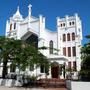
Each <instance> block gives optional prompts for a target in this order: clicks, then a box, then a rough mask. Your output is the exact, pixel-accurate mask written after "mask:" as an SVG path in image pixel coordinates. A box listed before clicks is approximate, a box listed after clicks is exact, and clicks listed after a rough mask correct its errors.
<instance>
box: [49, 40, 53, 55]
mask: <svg viewBox="0 0 90 90" xmlns="http://www.w3.org/2000/svg"><path fill="white" fill-rule="evenodd" d="M49 47H50V54H53V41H52V40H51V41H50V43H49Z"/></svg>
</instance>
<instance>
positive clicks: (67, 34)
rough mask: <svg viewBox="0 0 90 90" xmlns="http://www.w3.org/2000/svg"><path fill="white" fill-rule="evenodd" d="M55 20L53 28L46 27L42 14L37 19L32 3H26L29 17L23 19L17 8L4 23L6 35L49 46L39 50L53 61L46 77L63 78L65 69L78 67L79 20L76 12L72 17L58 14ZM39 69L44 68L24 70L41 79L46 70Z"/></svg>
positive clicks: (79, 60)
mask: <svg viewBox="0 0 90 90" xmlns="http://www.w3.org/2000/svg"><path fill="white" fill-rule="evenodd" d="M56 21H57V25H56V30H54V31H52V30H49V29H48V28H46V26H45V24H46V22H45V17H43V16H42V15H39V17H38V18H37V17H34V16H32V5H31V4H30V5H29V6H28V16H27V17H25V18H23V16H22V15H21V13H20V10H19V7H17V10H16V13H15V14H13V16H11V17H10V18H9V19H8V20H7V22H6V32H5V36H6V37H9V38H14V39H20V40H26V41H28V42H35V45H36V46H37V47H38V48H40V47H43V46H45V47H48V48H47V49H45V50H40V52H41V53H42V54H43V55H45V56H46V57H47V58H48V60H49V61H50V62H51V64H53V65H52V66H51V67H50V69H49V75H48V78H58V77H60V78H65V77H66V75H65V76H64V73H65V72H67V71H70V70H72V71H73V72H76V71H79V70H80V64H81V58H80V57H81V55H80V48H81V41H82V22H81V19H80V17H79V16H78V14H77V13H76V14H74V15H73V16H68V15H66V16H65V17H63V18H61V17H57V18H56ZM62 66H64V68H62ZM41 69H43V68H42V67H40V68H37V70H36V69H34V70H27V72H28V74H30V75H37V76H39V75H40V76H41V78H44V77H45V71H44V70H41ZM8 71H10V70H8Z"/></svg>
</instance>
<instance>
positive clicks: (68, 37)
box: [67, 33, 70, 41]
mask: <svg viewBox="0 0 90 90" xmlns="http://www.w3.org/2000/svg"><path fill="white" fill-rule="evenodd" d="M67 41H70V33H68V34H67Z"/></svg>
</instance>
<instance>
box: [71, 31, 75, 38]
mask: <svg viewBox="0 0 90 90" xmlns="http://www.w3.org/2000/svg"><path fill="white" fill-rule="evenodd" d="M72 40H75V33H74V32H73V33H72Z"/></svg>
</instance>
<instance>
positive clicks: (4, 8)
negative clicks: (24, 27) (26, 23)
mask: <svg viewBox="0 0 90 90" xmlns="http://www.w3.org/2000/svg"><path fill="white" fill-rule="evenodd" d="M29 4H32V16H35V17H39V15H40V14H42V15H43V16H44V17H46V27H47V28H48V29H51V30H53V31H54V30H56V17H61V18H62V17H65V16H66V15H69V16H73V15H74V14H75V13H78V15H79V17H80V19H81V20H82V28H83V41H82V44H85V43H86V42H87V40H86V39H85V36H86V35H88V34H90V0H0V36H1V35H5V28H6V20H7V19H9V18H10V17H11V16H13V14H14V13H15V12H16V10H17V6H19V7H20V12H21V14H22V15H23V17H26V16H27V15H28V5H29Z"/></svg>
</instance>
